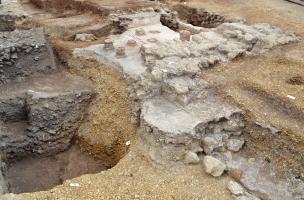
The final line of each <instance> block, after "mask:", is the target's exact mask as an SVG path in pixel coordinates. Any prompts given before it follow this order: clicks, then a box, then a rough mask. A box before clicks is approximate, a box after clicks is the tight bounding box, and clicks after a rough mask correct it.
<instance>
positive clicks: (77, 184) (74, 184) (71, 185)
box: [70, 183, 80, 187]
mask: <svg viewBox="0 0 304 200" xmlns="http://www.w3.org/2000/svg"><path fill="white" fill-rule="evenodd" d="M70 187H80V184H79V183H70Z"/></svg>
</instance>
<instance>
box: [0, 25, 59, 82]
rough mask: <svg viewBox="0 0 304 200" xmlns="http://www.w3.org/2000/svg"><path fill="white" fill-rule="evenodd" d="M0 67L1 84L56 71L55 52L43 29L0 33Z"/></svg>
mask: <svg viewBox="0 0 304 200" xmlns="http://www.w3.org/2000/svg"><path fill="white" fill-rule="evenodd" d="M11 49H14V51H11ZM36 58H39V59H36ZM0 65H1V66H2V67H1V70H2V71H1V72H0V82H1V83H6V82H8V81H13V80H17V79H18V80H20V79H24V78H26V77H29V76H31V75H33V74H37V73H46V74H48V73H51V72H54V71H56V66H55V60H54V55H53V51H52V49H51V48H50V46H49V44H48V42H47V40H46V38H45V35H44V31H43V29H42V28H37V29H32V30H25V31H18V30H16V31H13V32H0Z"/></svg>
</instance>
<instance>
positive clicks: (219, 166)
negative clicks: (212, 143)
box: [203, 156, 226, 177]
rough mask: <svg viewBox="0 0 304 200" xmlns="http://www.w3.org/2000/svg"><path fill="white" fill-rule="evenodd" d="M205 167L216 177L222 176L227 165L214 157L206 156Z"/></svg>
mask: <svg viewBox="0 0 304 200" xmlns="http://www.w3.org/2000/svg"><path fill="white" fill-rule="evenodd" d="M203 165H204V168H205V171H206V172H207V173H208V174H211V175H212V176H215V177H218V176H221V175H222V174H223V172H224V171H225V169H226V165H225V164H224V163H222V162H221V161H220V160H218V159H216V158H214V157H212V156H205V157H204V159H203Z"/></svg>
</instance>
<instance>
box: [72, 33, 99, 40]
mask: <svg viewBox="0 0 304 200" xmlns="http://www.w3.org/2000/svg"><path fill="white" fill-rule="evenodd" d="M93 40H96V37H95V36H94V35H93V34H88V33H81V34H76V36H75V41H93Z"/></svg>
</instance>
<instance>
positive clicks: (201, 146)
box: [74, 12, 298, 199]
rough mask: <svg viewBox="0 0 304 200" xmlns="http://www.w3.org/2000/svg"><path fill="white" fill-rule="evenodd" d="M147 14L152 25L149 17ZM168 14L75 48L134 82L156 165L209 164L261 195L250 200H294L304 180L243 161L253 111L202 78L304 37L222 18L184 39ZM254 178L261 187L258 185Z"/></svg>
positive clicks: (136, 19) (144, 136) (138, 118)
mask: <svg viewBox="0 0 304 200" xmlns="http://www.w3.org/2000/svg"><path fill="white" fill-rule="evenodd" d="M166 13H168V12H166ZM143 16H145V17H143ZM147 16H149V17H148V18H150V19H151V20H149V21H146V20H141V19H146V18H147ZM161 16H163V15H162V13H160V14H158V13H154V12H150V13H137V14H135V15H125V16H120V18H122V19H126V18H129V20H127V21H129V24H128V26H127V27H128V30H126V31H125V32H124V33H122V34H121V35H113V36H110V37H109V39H108V40H107V41H106V44H105V45H103V44H102V45H93V46H89V47H87V48H80V49H75V50H74V58H82V59H83V58H85V59H95V60H97V61H98V62H100V63H104V64H107V65H112V66H113V68H115V69H116V70H118V71H121V73H122V74H123V75H124V76H125V77H126V79H127V80H128V81H129V82H130V91H131V99H132V110H133V112H132V113H133V122H134V124H136V125H137V126H138V132H137V133H138V134H139V136H140V139H141V140H140V143H141V145H140V146H142V147H143V151H144V152H145V154H146V155H147V157H148V158H149V159H151V160H152V161H153V162H156V163H159V164H163V165H168V164H169V165H171V164H174V163H176V162H180V161H181V162H184V163H186V164H198V163H201V162H202V163H203V165H204V167H205V168H206V171H207V173H210V174H211V175H213V176H220V175H221V174H222V173H223V171H225V170H227V171H228V173H229V174H230V176H231V177H233V178H235V179H236V180H238V181H240V182H241V183H242V184H243V185H244V186H245V187H246V188H247V189H248V190H249V191H250V193H252V194H254V195H256V196H257V197H254V196H252V194H249V193H244V194H242V195H241V196H243V197H244V198H247V199H258V197H260V198H266V199H288V198H291V196H292V195H293V192H294V191H295V190H297V188H296V187H297V184H298V183H297V181H298V180H290V182H289V183H286V182H284V181H283V182H282V181H279V182H277V181H274V180H271V178H269V177H267V176H265V177H267V178H265V179H263V180H260V179H259V180H258V177H262V176H264V175H263V174H262V173H261V174H259V172H257V173H258V174H256V175H253V174H254V173H256V171H254V169H255V170H258V169H262V168H264V169H265V170H266V171H267V170H269V171H268V172H269V173H274V171H273V169H272V168H271V167H269V166H268V165H267V164H266V165H265V164H264V163H263V162H261V161H260V160H257V161H253V162H252V163H251V164H250V163H249V164H248V163H247V160H246V157H245V158H244V157H243V156H244V155H243V153H242V151H241V150H242V148H243V146H244V145H245V136H244V134H245V133H244V128H245V124H244V121H243V118H244V115H245V112H244V111H242V110H240V109H239V108H237V107H236V106H234V105H232V104H230V103H228V102H226V101H225V100H224V99H222V98H221V97H220V96H219V95H218V94H217V89H216V88H213V87H211V86H210V85H209V84H208V83H207V82H206V81H204V80H203V79H202V78H201V74H202V73H204V70H206V69H207V68H210V67H212V66H214V65H216V64H218V63H222V62H229V61H230V60H233V59H235V58H238V57H240V56H243V55H252V54H253V55H254V54H259V53H264V52H266V51H269V50H270V49H272V48H273V47H275V46H277V45H283V44H287V43H290V42H295V41H297V37H296V36H295V35H294V34H293V33H290V32H284V31H282V30H280V29H279V28H276V27H273V26H271V25H269V24H255V25H251V26H249V25H246V24H244V23H243V22H232V23H223V20H220V18H219V21H218V24H220V25H218V26H217V27H216V28H213V29H202V28H200V27H195V26H191V25H188V26H187V27H188V28H190V30H194V31H191V32H192V33H195V34H194V35H192V36H190V37H185V32H184V31H182V32H180V34H178V33H177V32H174V31H173V30H174V28H172V27H170V26H169V27H170V28H171V29H173V30H171V29H169V28H168V27H166V26H163V25H162V24H161ZM163 24H164V23H163ZM197 31H198V33H197ZM186 33H187V32H186ZM189 33H190V32H188V34H189ZM115 50H116V51H115ZM244 160H246V162H244ZM258 171H259V170H258ZM244 172H246V173H244ZM242 174H243V175H242ZM252 181H254V182H257V184H253V185H251V182H252ZM263 184H264V185H267V187H268V189H263V187H262V185H263ZM276 184H279V186H280V189H275V185H276Z"/></svg>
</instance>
